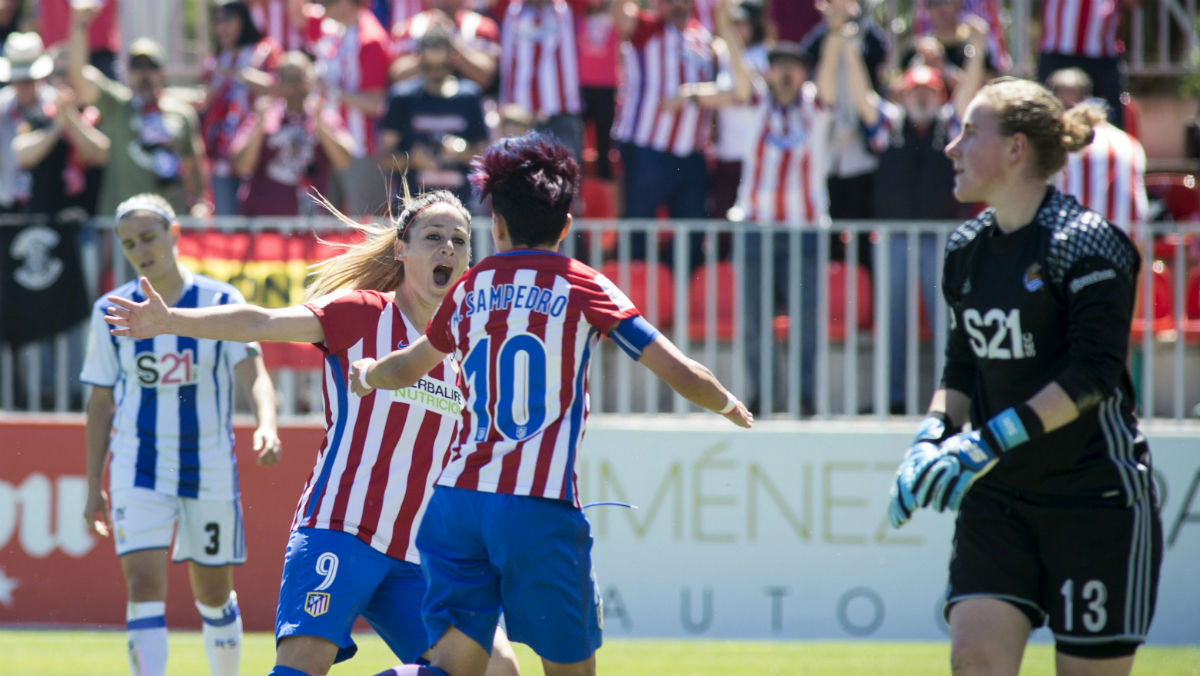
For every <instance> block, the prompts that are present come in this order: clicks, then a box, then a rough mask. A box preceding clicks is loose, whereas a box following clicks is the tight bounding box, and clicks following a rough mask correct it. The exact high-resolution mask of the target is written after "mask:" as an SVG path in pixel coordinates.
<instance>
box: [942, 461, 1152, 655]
mask: <svg viewBox="0 0 1200 676" xmlns="http://www.w3.org/2000/svg"><path fill="white" fill-rule="evenodd" d="M1162 552H1163V541H1162V522H1161V520H1160V518H1159V511H1158V508H1157V506H1156V505H1155V500H1154V496H1153V495H1146V496H1144V497H1143V498H1142V499H1141V500H1140V501H1138V502H1135V504H1133V505H1132V506H1126V505H1125V504H1124V497H1121V498H1119V499H1117V500H1114V501H1109V500H1102V499H1099V498H1094V499H1077V500H1072V499H1064V498H1054V499H1037V498H1032V497H1030V496H1020V495H1015V494H1012V493H1008V492H1005V491H1002V490H1000V489H997V488H995V487H992V486H989V485H986V484H977V485H975V486H974V487H973V488H972V489H971V490H970V491H969V492H968V493H967V495H966V496H965V497H964V499H963V503H962V506H961V508H960V509H959V514H958V520H957V521H956V522H955V527H954V547H953V550H952V552H951V555H950V586H949V589H948V590H947V593H946V597H947V601H946V609H945V612H946V616H947V618H948V617H949V613H950V607H951V606H952V605H953V604H954V603H955V602H957V601H962V600H965V599H971V598H995V599H1001V600H1004V601H1008V602H1010V603H1012V604H1013V605H1014V606H1016V607H1017V608H1019V609H1020V610H1021V611H1022V612H1024V613H1025V615H1026V616H1028V617H1029V620H1030V622H1031V623H1032V624H1033V626H1034V627H1040V626H1041V625H1042V623H1043V622H1045V621H1047V620H1048V621H1049V626H1050V630H1051V631H1052V632H1053V633H1054V638H1055V641H1056V643H1057V646H1056V647H1057V649H1058V650H1059V651H1060V652H1063V653H1066V654H1068V655H1074V656H1078V657H1090V658H1103V657H1118V656H1122V655H1132V654H1133V653H1134V652H1135V651H1136V650H1137V646H1138V645H1139V644H1141V643H1142V642H1143V641H1145V639H1146V632H1147V630H1149V628H1150V620H1151V618H1152V617H1154V604H1155V601H1156V599H1157V596H1158V573H1159V568H1160V566H1161V564H1162Z"/></svg>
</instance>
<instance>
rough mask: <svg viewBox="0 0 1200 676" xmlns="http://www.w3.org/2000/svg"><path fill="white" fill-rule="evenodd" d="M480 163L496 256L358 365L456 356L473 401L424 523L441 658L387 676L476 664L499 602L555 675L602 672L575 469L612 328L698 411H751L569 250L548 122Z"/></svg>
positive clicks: (563, 194)
mask: <svg viewBox="0 0 1200 676" xmlns="http://www.w3.org/2000/svg"><path fill="white" fill-rule="evenodd" d="M473 166H474V172H473V174H472V176H471V181H472V183H473V184H474V185H475V187H476V188H477V189H478V190H479V192H480V195H481V196H482V197H483V198H488V197H490V198H491V200H492V237H493V239H494V241H495V245H496V251H497V253H496V254H495V255H493V256H489V257H487V258H485V259H484V260H483V261H481V262H480V263H479V264H478V265H476V266H475V267H473V268H471V269H470V270H468V271H467V273H466V274H465V275H463V277H462V278H461V279H459V280H458V282H457V283H455V285H454V286H453V287H452V288H451V289H450V291H449V293H448V294H447V295H446V298H445V300H444V301H443V302H442V304H441V306H440V307H439V308H438V309H437V311H436V312H435V313H434V315H433V318H432V319H431V320H430V322H429V325H428V326H427V328H426V331H425V335H424V336H423V337H421V338H419V339H418V340H416V341H415V342H414V343H413V344H412V345H410V346H408V347H407V348H405V349H403V350H398V351H395V352H392V353H391V354H389V355H387V356H385V357H383V358H381V359H379V361H375V360H373V359H362V360H359V361H357V362H355V363H354V364H353V365H352V367H351V369H352V372H351V376H352V382H354V389H355V392H356V393H358V394H360V395H365V394H367V393H369V392H370V391H371V390H372V389H374V388H387V389H391V388H397V387H405V386H407V385H408V384H411V383H413V382H414V381H415V380H416V379H417V378H419V377H420V375H421V374H422V373H425V372H426V371H428V370H429V369H430V368H432V365H434V364H437V363H439V362H440V361H441V360H442V359H444V358H445V356H446V355H447V354H454V355H455V357H456V358H457V359H458V361H459V363H461V364H462V374H461V378H460V385H461V387H462V388H463V390H464V394H465V395H466V399H467V404H466V406H465V407H464V408H463V420H462V425H461V427H460V433H459V437H458V439H457V440H456V441H455V442H454V444H453V446H452V448H451V457H450V461H449V463H448V464H447V465H446V467H445V469H444V470H443V471H442V475H441V477H440V478H439V479H438V481H437V486H436V487H435V489H434V494H433V497H432V498H431V499H430V502H429V508H428V511H427V512H426V517H425V519H424V520H423V522H422V524H421V527H420V530H419V532H418V534H417V548H418V549H419V550H420V553H421V567H422V569H423V570H424V571H425V575H426V577H427V578H428V579H429V589H428V591H427V592H426V594H425V600H424V604H423V608H422V611H423V614H424V617H425V627H426V630H427V631H428V633H429V639H430V641H431V642H436V643H435V645H434V647H433V649H432V652H433V658H432V667H415V666H408V667H398V668H397V669H395V670H392V671H391V672H386V673H392V674H452V675H454V676H465V675H467V674H478V673H482V672H483V669H484V667H485V666H486V664H487V660H488V648H489V646H490V645H491V636H492V634H493V633H494V631H495V628H496V623H497V621H498V618H499V614H500V609H501V608H503V609H504V617H505V621H506V626H507V629H508V632H509V635H510V636H511V637H512V639H513V640H514V641H520V642H522V643H526V644H528V645H529V646H530V647H531V648H533V650H534V651H535V652H536V653H537V654H538V655H539V656H540V657H541V658H542V664H543V668H544V670H545V673H546V674H548V675H551V676H554V675H557V674H593V673H595V671H596V657H595V652H596V649H597V648H599V647H600V643H601V624H602V622H601V617H602V612H601V608H600V595H599V591H598V589H597V587H596V583H595V578H594V576H593V574H592V559H591V547H592V537H591V532H590V527H589V525H588V522H587V519H586V518H584V515H583V512H582V510H581V508H580V502H579V495H578V490H577V486H576V477H575V463H576V459H577V458H578V455H579V450H580V445H581V442H582V440H583V436H584V427H585V422H586V420H587V413H588V395H587V372H588V364H589V361H590V359H591V355H592V353H593V352H594V351H595V350H596V348H597V346H598V343H599V339H600V336H601V335H602V334H603V335H607V336H609V337H610V338H612V340H613V342H615V343H616V344H617V345H618V346H619V347H620V348H621V349H622V350H623V351H625V353H626V354H628V355H629V356H630V357H632V358H633V359H635V360H637V361H639V362H641V363H642V364H643V365H645V366H646V367H647V368H648V369H650V371H651V372H653V373H654V374H655V375H657V376H658V377H660V378H662V379H663V380H664V381H665V382H666V383H667V384H668V385H670V386H671V387H672V388H674V389H675V391H676V392H679V393H680V394H681V395H683V396H684V397H686V398H687V399H688V400H689V401H691V402H693V403H695V404H696V405H698V406H701V407H703V408H706V409H709V410H711V411H716V412H718V413H720V414H721V415H723V416H724V417H725V418H727V419H728V420H729V421H731V422H733V423H734V424H736V425H738V426H740V427H750V425H751V424H752V422H753V416H751V414H750V413H749V412H748V411H747V410H746V407H745V406H744V405H743V404H742V403H741V402H740V401H738V400H737V399H736V398H735V397H734V396H733V395H732V394H730V393H729V391H728V390H726V389H725V388H724V387H723V386H722V385H721V383H720V382H718V381H717V379H716V378H715V377H714V376H713V374H712V373H711V372H710V371H709V370H708V369H707V368H705V367H704V366H703V365H701V364H699V363H697V362H695V361H693V360H692V359H690V358H688V357H687V356H686V355H684V354H683V353H682V352H680V350H679V349H678V348H677V347H675V345H673V344H672V343H671V341H669V340H667V338H666V336H664V335H662V334H661V333H660V332H659V331H658V330H657V329H655V328H654V327H653V326H651V325H650V323H649V322H647V321H646V320H645V319H644V318H643V317H642V316H641V314H640V313H639V312H638V310H637V308H636V307H634V305H633V303H631V302H630V301H629V298H627V297H626V296H625V294H624V293H622V292H621V291H620V290H619V289H617V287H616V286H614V285H613V284H612V282H610V281H609V280H608V279H607V278H605V277H604V275H601V274H600V273H598V272H596V271H595V270H593V269H592V268H590V267H588V266H587V265H584V264H583V263H581V262H579V261H577V260H574V259H572V258H568V257H566V256H563V255H561V254H559V253H558V246H559V243H560V242H561V241H562V239H563V237H565V236H566V234H567V232H568V230H569V229H570V227H571V215H570V213H569V210H570V206H571V202H572V200H574V198H575V194H576V191H577V190H578V188H579V165H578V164H577V163H576V162H575V160H574V159H572V158H571V156H570V153H569V151H567V149H566V148H565V147H563V146H562V145H561V144H559V143H558V142H556V141H554V140H553V139H551V138H549V137H546V136H541V135H539V134H536V133H534V134H527V135H525V136H522V137H519V138H508V139H502V140H500V141H498V142H496V143H495V144H493V145H492V146H491V147H489V148H488V149H487V150H486V151H485V152H484V153H483V154H482V155H481V156H479V157H477V158H476V159H475V161H474V162H473ZM514 524H520V526H519V527H517V528H514V527H513V525H514Z"/></svg>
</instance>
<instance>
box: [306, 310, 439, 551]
mask: <svg viewBox="0 0 1200 676" xmlns="http://www.w3.org/2000/svg"><path fill="white" fill-rule="evenodd" d="M306 307H307V308H308V309H309V310H311V311H312V313H313V314H314V315H316V317H317V319H318V320H320V322H321V328H322V330H323V331H324V333H325V342H324V343H322V344H320V345H318V347H320V348H321V350H322V351H323V352H324V353H325V372H324V393H325V418H326V424H325V428H326V433H325V439H324V441H323V442H322V444H321V449H320V451H319V452H318V453H317V460H316V464H315V466H314V467H313V471H312V474H311V475H310V476H309V478H308V481H307V483H305V485H304V492H303V493H302V494H301V495H300V503H299V505H297V507H296V515H295V518H294V520H293V523H292V527H293V528H301V527H306V528H325V529H329V530H338V531H343V532H346V533H349V534H351V535H354V536H355V537H357V538H358V539H359V540H361V541H363V542H364V543H366V544H368V545H370V546H371V547H372V548H374V549H376V550H377V551H379V552H382V553H384V554H387V555H388V556H391V557H393V558H397V559H402V560H405V561H410V562H412V563H419V562H420V557H419V555H418V554H417V548H416V546H415V545H414V544H413V540H414V539H415V538H416V533H417V528H416V525H417V524H418V523H420V520H421V516H422V515H423V514H424V513H425V505H426V504H427V503H428V502H429V495H430V490H429V488H430V487H431V486H432V485H433V480H434V478H435V477H436V476H437V475H438V473H439V472H440V471H441V469H442V466H443V465H444V464H445V461H446V455H447V452H448V451H449V449H450V443H451V441H452V440H453V439H454V433H455V430H456V429H457V428H458V420H459V414H460V413H461V411H462V409H463V395H462V392H461V391H460V390H459V389H458V387H457V385H456V380H457V375H458V374H457V373H456V371H455V370H454V362H453V360H451V359H449V358H447V359H445V360H443V361H442V363H441V364H439V365H438V366H437V367H436V368H435V369H433V370H432V371H430V372H429V373H427V374H425V375H424V376H423V377H422V378H421V379H420V380H419V381H417V382H416V383H415V384H413V385H412V386H410V387H406V388H404V389H402V390H395V391H389V390H383V391H375V392H372V393H371V394H369V395H367V396H365V397H357V396H354V394H352V393H351V392H350V388H349V386H348V382H349V381H348V380H347V373H348V372H349V369H350V364H351V363H353V362H354V361H355V360H358V359H362V358H364V357H374V358H379V357H382V356H383V355H385V354H387V353H389V352H391V351H392V350H395V349H397V348H399V347H403V346H405V345H408V344H409V343H411V342H412V341H414V340H416V339H417V338H419V337H420V336H421V332H420V329H419V328H418V327H416V326H413V324H412V322H410V321H409V320H408V318H407V317H405V316H404V314H403V313H402V312H401V311H400V308H399V307H397V306H396V304H395V303H394V302H393V300H392V295H391V294H385V293H380V292H378V291H350V292H345V293H335V294H330V295H328V296H324V297H322V298H318V299H316V300H314V301H312V302H310V303H307V304H306Z"/></svg>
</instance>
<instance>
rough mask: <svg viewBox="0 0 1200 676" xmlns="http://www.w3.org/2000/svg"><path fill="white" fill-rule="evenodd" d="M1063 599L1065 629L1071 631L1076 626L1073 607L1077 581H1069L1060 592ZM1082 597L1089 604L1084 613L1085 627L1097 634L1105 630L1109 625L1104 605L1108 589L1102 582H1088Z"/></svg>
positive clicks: (1084, 586)
mask: <svg viewBox="0 0 1200 676" xmlns="http://www.w3.org/2000/svg"><path fill="white" fill-rule="evenodd" d="M1058 591H1059V593H1060V594H1062V597H1063V629H1065V630H1067V631H1071V630H1072V629H1073V628H1074V625H1075V613H1074V608H1073V606H1072V602H1073V601H1074V596H1075V580H1071V579H1068V580H1067V581H1066V582H1064V583H1063V586H1062V587H1061V588H1060V589H1059V590H1058ZM1079 595H1080V597H1082V599H1083V601H1084V602H1085V603H1086V604H1087V605H1086V609H1085V610H1084V611H1083V626H1084V628H1085V629H1087V630H1088V631H1090V632H1092V633H1095V632H1098V631H1100V630H1101V629H1104V625H1105V624H1107V623H1108V611H1107V610H1105V609H1104V604H1105V602H1106V601H1108V589H1107V588H1106V587H1105V586H1104V583H1103V582H1101V581H1100V580H1088V581H1087V582H1085V583H1084V585H1083V588H1082V589H1081V590H1080V594H1079Z"/></svg>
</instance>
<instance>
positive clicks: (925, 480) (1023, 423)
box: [913, 404, 1043, 512]
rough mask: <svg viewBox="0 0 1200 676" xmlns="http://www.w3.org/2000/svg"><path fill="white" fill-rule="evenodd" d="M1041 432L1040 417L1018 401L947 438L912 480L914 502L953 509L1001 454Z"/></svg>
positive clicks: (942, 509) (923, 505) (956, 507)
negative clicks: (930, 462) (937, 455)
mask: <svg viewBox="0 0 1200 676" xmlns="http://www.w3.org/2000/svg"><path fill="white" fill-rule="evenodd" d="M1042 431H1043V428H1042V422H1041V419H1040V418H1038V416H1037V414H1036V413H1034V411H1033V409H1032V408H1030V407H1029V406H1028V405H1026V404H1021V405H1019V406H1016V407H1014V408H1007V409H1005V410H1003V411H1001V412H1000V413H999V414H998V415H996V416H995V417H993V418H992V419H991V420H989V421H987V423H986V424H985V425H983V427H981V428H980V429H978V430H973V431H971V432H964V433H962V434H956V435H954V436H952V437H950V438H949V439H947V440H945V441H944V442H942V444H941V446H940V449H939V450H940V451H941V453H942V455H941V457H940V458H938V459H937V460H936V461H935V462H934V463H933V465H932V466H931V467H929V468H928V471H927V472H925V473H924V475H922V476H921V477H918V478H917V480H916V484H915V486H914V490H913V492H914V494H915V499H916V502H917V504H918V505H920V506H922V507H930V506H932V507H933V508H934V509H936V510H938V511H939V512H942V511H945V510H946V509H950V510H954V511H957V510H958V508H959V506H960V505H961V504H962V499H963V495H965V494H966V492H967V489H969V488H970V487H971V484H973V483H975V481H976V480H977V479H978V478H979V477H981V476H983V475H984V474H987V473H988V472H989V471H991V469H992V468H993V467H995V466H996V463H997V462H999V460H1000V455H1001V454H1003V453H1007V452H1008V451H1010V450H1012V449H1013V448H1015V447H1017V446H1020V445H1021V444H1024V443H1026V442H1028V441H1029V440H1030V439H1032V438H1034V437H1035V436H1038V435H1040V434H1041V433H1042Z"/></svg>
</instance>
